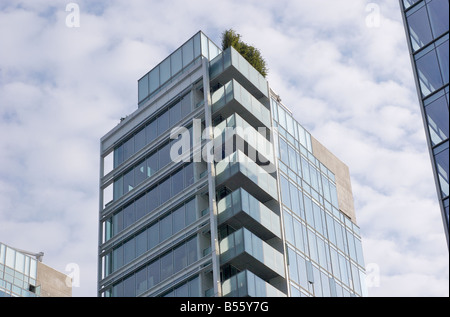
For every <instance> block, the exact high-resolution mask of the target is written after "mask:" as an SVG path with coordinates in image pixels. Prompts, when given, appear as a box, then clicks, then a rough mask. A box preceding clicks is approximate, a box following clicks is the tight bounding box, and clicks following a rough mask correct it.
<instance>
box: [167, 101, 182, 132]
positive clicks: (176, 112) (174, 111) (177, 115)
mask: <svg viewBox="0 0 450 317" xmlns="http://www.w3.org/2000/svg"><path fill="white" fill-rule="evenodd" d="M180 120H181V101H179V102H178V103H176V104H175V105H173V106H172V107H170V109H169V126H170V127H174V125H175V123H177V122H178V121H180Z"/></svg>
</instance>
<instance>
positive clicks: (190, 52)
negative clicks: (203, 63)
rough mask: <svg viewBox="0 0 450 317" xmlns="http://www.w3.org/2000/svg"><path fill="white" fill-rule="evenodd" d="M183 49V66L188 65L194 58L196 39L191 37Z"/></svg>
mask: <svg viewBox="0 0 450 317" xmlns="http://www.w3.org/2000/svg"><path fill="white" fill-rule="evenodd" d="M182 50H183V67H185V66H187V65H188V64H189V63H191V62H192V61H193V60H194V40H193V39H190V40H189V41H188V42H186V44H184V45H183V47H182Z"/></svg>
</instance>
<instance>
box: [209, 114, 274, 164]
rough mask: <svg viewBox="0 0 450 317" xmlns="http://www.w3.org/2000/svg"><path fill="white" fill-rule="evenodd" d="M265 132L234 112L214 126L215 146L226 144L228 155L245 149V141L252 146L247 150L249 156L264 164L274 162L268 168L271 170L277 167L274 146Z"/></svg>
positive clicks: (226, 154)
mask: <svg viewBox="0 0 450 317" xmlns="http://www.w3.org/2000/svg"><path fill="white" fill-rule="evenodd" d="M265 132H266V130H265V129H263V130H262V131H261V133H260V132H258V131H256V130H255V129H254V127H253V126H251V125H250V124H249V123H247V121H245V120H244V119H243V118H241V116H240V115H238V114H237V113H233V114H232V115H230V116H229V117H228V118H227V119H225V120H223V121H222V122H221V123H219V124H218V125H216V126H215V127H214V144H215V146H223V145H225V152H224V156H228V155H230V154H232V153H233V152H235V151H236V150H241V151H245V146H244V142H246V143H247V144H248V145H249V146H250V147H249V148H247V151H246V152H247V153H246V154H247V156H249V157H250V158H251V159H252V160H254V161H255V162H258V163H260V164H263V165H264V166H266V165H270V164H271V163H272V166H269V167H268V168H267V169H268V170H269V171H270V170H274V168H275V166H273V162H274V154H273V146H272V143H270V141H269V140H267V139H266V137H265V136H263V134H262V133H264V135H265ZM234 136H236V138H235V137H234ZM270 168H272V169H270Z"/></svg>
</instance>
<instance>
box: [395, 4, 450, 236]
mask: <svg viewBox="0 0 450 317" xmlns="http://www.w3.org/2000/svg"><path fill="white" fill-rule="evenodd" d="M400 7H401V9H402V12H403V14H402V16H403V22H404V25H405V30H406V37H407V41H408V46H409V50H410V54H411V61H412V66H413V72H414V77H415V81H416V87H417V93H418V96H419V102H420V109H421V112H422V117H423V122H424V125H425V132H426V139H427V143H428V148H429V152H430V157H431V161H432V166H433V173H434V179H435V183H436V189H437V194H438V198H439V205H440V208H441V213H442V219H443V223H444V230H445V234H446V236H447V245H448V243H449V197H448V196H449V166H448V165H449V149H448V146H449V142H448V135H449V109H448V108H449V86H448V73H449V54H448V52H449V48H448V40H449V38H448V36H449V2H448V0H422V1H418V0H400Z"/></svg>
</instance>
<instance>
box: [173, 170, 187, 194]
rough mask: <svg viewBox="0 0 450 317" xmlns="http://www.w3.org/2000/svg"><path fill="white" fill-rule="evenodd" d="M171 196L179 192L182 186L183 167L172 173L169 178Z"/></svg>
mask: <svg viewBox="0 0 450 317" xmlns="http://www.w3.org/2000/svg"><path fill="white" fill-rule="evenodd" d="M170 181H171V187H172V196H175V195H177V194H178V193H180V192H181V191H182V190H183V188H184V169H181V170H179V171H178V172H176V173H174V174H173V175H172V176H171V178H170Z"/></svg>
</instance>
